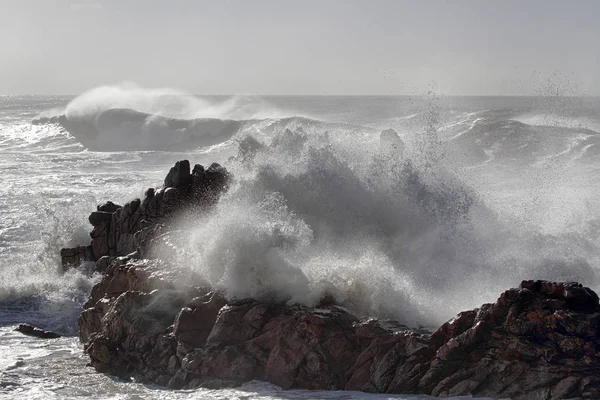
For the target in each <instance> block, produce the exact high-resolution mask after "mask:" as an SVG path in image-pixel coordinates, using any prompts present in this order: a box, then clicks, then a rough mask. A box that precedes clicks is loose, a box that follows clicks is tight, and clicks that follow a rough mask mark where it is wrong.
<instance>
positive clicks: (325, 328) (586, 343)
mask: <svg viewBox="0 0 600 400" xmlns="http://www.w3.org/2000/svg"><path fill="white" fill-rule="evenodd" d="M387 135H388V136H389V138H388V139H389V140H392V141H394V140H395V139H393V135H392V134H391V133H389V134H387ZM386 140H387V139H386ZM229 180H230V176H229V174H228V173H227V171H226V170H225V169H224V168H223V167H221V166H220V165H218V164H213V165H211V166H210V167H209V168H208V169H204V167H202V166H195V167H194V169H193V171H192V172H191V173H190V172H189V163H187V162H179V163H178V164H176V165H175V167H173V168H172V169H171V171H170V172H169V176H167V178H166V179H165V185H166V187H165V188H163V189H159V190H156V191H154V190H148V191H147V192H146V196H145V198H144V200H143V201H139V200H137V201H133V202H130V203H127V204H125V205H124V206H123V207H122V208H118V207H116V206H115V207H112V206H108V207H105V208H104V209H105V210H111V209H113V208H114V211H113V212H112V214H111V219H110V221H108V218H107V217H106V216H104V215H103V214H101V216H99V217H94V221H97V222H98V221H99V224H98V225H96V226H95V227H94V230H93V231H92V244H91V245H90V246H87V247H80V248H75V249H63V250H62V251H61V256H62V257H63V262H65V260H68V261H69V262H76V261H77V260H83V259H86V258H88V257H93V258H94V260H96V259H98V262H97V268H98V270H99V271H102V272H103V273H104V275H103V277H102V279H101V281H100V282H99V283H98V284H96V285H95V286H94V288H93V289H92V293H91V295H90V298H89V300H88V301H87V303H86V304H85V310H84V311H83V312H82V314H81V315H80V317H79V319H78V326H79V337H80V340H81V341H82V342H84V348H85V351H86V353H87V354H88V355H89V357H90V360H91V364H92V365H93V366H94V367H95V368H96V369H97V370H98V371H100V372H108V373H111V374H114V375H117V376H119V377H122V378H124V379H129V378H135V379H136V381H139V382H147V383H149V382H154V383H156V384H160V385H167V386H169V387H171V388H176V389H181V388H194V387H198V386H206V387H219V388H220V387H230V386H235V385H239V384H242V383H244V382H248V381H251V380H255V379H256V380H263V381H269V382H272V383H274V384H277V385H279V386H281V387H283V388H304V389H315V390H324V389H335V390H361V391H365V392H380V393H404V394H423V395H433V396H442V397H447V396H477V397H494V398H515V399H525V398H543V399H558V398H565V397H569V398H589V399H593V398H600V375H599V374H598V371H600V342H599V341H598V337H599V335H600V305H599V298H598V295H597V294H596V293H594V292H593V291H592V290H591V289H589V288H586V287H584V286H582V285H581V284H578V283H573V282H571V283H561V282H558V283H557V282H546V281H523V282H522V283H521V285H520V287H519V288H515V289H509V290H507V291H505V292H504V293H502V294H501V295H500V297H499V298H498V300H497V301H496V302H495V303H491V304H484V305H482V306H481V307H479V308H477V309H474V310H468V311H464V312H462V313H460V314H458V315H457V316H456V317H455V318H453V319H452V320H450V321H448V322H446V323H445V324H443V325H442V326H440V327H439V328H438V329H437V330H435V331H434V332H433V333H429V332H427V331H425V330H423V329H417V330H411V329H408V328H407V327H405V326H403V325H401V324H398V323H394V322H393V321H378V320H376V319H373V318H368V319H359V318H357V317H356V316H355V315H353V313H352V312H351V311H350V310H348V309H346V308H343V307H340V306H338V305H337V304H336V303H335V300H334V299H333V298H324V299H323V300H322V301H321V302H320V303H319V304H318V306H317V307H315V308H309V307H306V306H302V305H295V304H284V303H277V302H264V301H258V300H255V299H227V298H226V297H225V296H224V295H223V294H222V293H220V292H216V291H214V290H212V289H211V288H202V287H201V288H198V287H195V286H194V285H197V284H199V283H200V282H199V281H195V280H194V279H193V277H192V278H188V277H187V276H185V275H182V273H183V272H182V271H177V270H176V266H173V265H171V266H170V267H169V268H166V267H165V265H166V264H165V263H164V262H162V261H160V260H157V259H142V258H141V257H144V256H147V255H148V254H151V253H150V252H149V251H148V249H149V248H151V246H152V243H153V240H155V239H157V238H158V237H159V235H161V234H163V233H165V232H169V229H170V225H169V223H170V218H171V216H173V215H175V214H174V213H176V212H177V211H178V210H181V209H182V208H183V207H190V208H192V209H193V208H196V211H200V212H203V210H204V209H205V207H210V206H211V205H213V204H214V203H215V202H216V201H218V198H219V196H220V194H221V193H223V191H224V190H226V189H227V186H228V183H229ZM97 212H101V213H109V211H101V210H99V211H97ZM100 220H101V221H100ZM134 247H136V250H137V251H136V252H135V257H134V256H133V255H129V256H126V254H128V253H125V251H126V250H127V251H131V249H132V248H134ZM90 249H92V250H93V254H92V255H91V256H90V252H92V251H91V250H90ZM105 253H106V254H105ZM134 258H135V259H134Z"/></svg>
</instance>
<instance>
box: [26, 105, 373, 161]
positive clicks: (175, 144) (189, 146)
mask: <svg viewBox="0 0 600 400" xmlns="http://www.w3.org/2000/svg"><path fill="white" fill-rule="evenodd" d="M32 124H33V125H45V124H57V125H59V126H60V127H62V128H64V129H65V130H66V131H68V132H69V133H70V134H71V135H72V136H74V137H75V138H76V139H77V140H78V141H80V142H81V144H82V145H83V146H85V147H86V148H88V149H90V150H94V151H129V150H141V151H146V150H150V151H154V150H162V151H187V150H196V149H200V148H206V147H211V146H216V145H219V144H222V143H225V142H227V141H228V140H230V139H232V138H234V137H235V136H236V135H238V134H240V135H241V134H244V133H256V132H259V131H260V132H261V133H262V135H263V136H264V137H265V139H268V137H269V136H270V134H273V135H274V134H275V133H278V132H280V131H281V130H285V129H298V128H302V129H304V130H307V131H312V130H314V131H318V132H321V131H323V132H328V131H332V130H338V129H341V130H343V131H345V132H346V133H361V132H362V133H369V134H371V133H373V132H375V130H373V129H370V128H365V127H361V126H354V125H348V124H341V123H329V122H323V121H319V120H313V119H309V118H303V117H285V118H266V119H248V120H232V119H218V118H193V119H183V118H169V117H164V116H160V115H153V114H148V113H143V112H140V111H135V110H131V109H110V110H107V111H103V112H100V113H98V114H92V115H84V116H75V117H69V116H67V115H65V114H62V115H58V116H39V117H37V118H35V119H33V120H32Z"/></svg>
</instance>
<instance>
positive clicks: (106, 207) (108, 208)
mask: <svg viewBox="0 0 600 400" xmlns="http://www.w3.org/2000/svg"><path fill="white" fill-rule="evenodd" d="M119 208H122V207H121V206H120V205H118V204H115V203H113V202H112V201H107V202H106V203H104V204H101V205H99V206H98V207H97V210H98V211H104V212H108V213H111V214H112V213H114V212H115V211H117V210H118V209H119ZM92 225H93V224H92Z"/></svg>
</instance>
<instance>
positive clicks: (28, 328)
mask: <svg viewBox="0 0 600 400" xmlns="http://www.w3.org/2000/svg"><path fill="white" fill-rule="evenodd" d="M15 330H16V331H18V332H21V333H22V334H24V335H27V336H35V337H38V338H41V339H56V338H59V337H61V335H59V334H58V333H55V332H51V331H45V330H43V329H40V328H36V327H35V326H32V325H28V324H20V325H19V326H18V327H17V328H16V329H15Z"/></svg>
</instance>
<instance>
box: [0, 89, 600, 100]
mask: <svg viewBox="0 0 600 400" xmlns="http://www.w3.org/2000/svg"><path fill="white" fill-rule="evenodd" d="M85 92H87V90H85V91H83V92H81V93H79V94H64V93H62V94H58V93H2V94H0V97H18V96H24V97H25V96H55V97H77V96H79V95H81V94H83V93H85ZM173 95H178V96H186V95H187V96H205V97H217V96H222V97H232V96H247V97H252V96H255V97H430V96H434V97H560V98H582V97H583V98H595V97H600V94H582V95H568V96H567V95H565V96H563V95H544V94H442V93H431V94H423V93H421V94H339V93H338V94H251V93H244V94H242V93H222V94H215V93H212V94H200V93H184V94H182V93H174V94H173Z"/></svg>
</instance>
